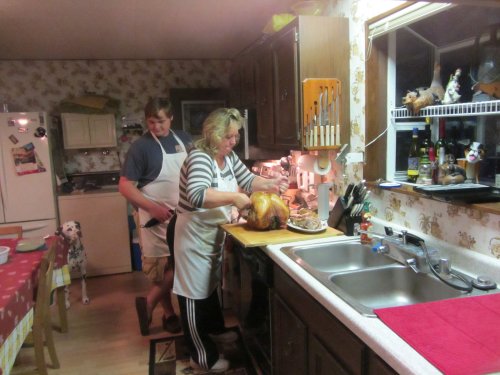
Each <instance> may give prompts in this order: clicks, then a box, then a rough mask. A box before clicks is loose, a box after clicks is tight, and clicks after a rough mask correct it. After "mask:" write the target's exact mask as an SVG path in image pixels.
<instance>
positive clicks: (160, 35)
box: [0, 0, 297, 60]
mask: <svg viewBox="0 0 500 375" xmlns="http://www.w3.org/2000/svg"><path fill="white" fill-rule="evenodd" d="M296 2H297V0H43V1H40V0H2V1H0V60H18V59H23V60H24V59H29V60H30V59H37V60H38V59H46V60H59V59H169V60H171V59H231V58H233V57H234V56H235V55H236V54H237V53H238V52H240V51H241V50H242V49H243V48H245V47H246V46H248V45H249V44H251V43H252V42H253V41H255V40H257V39H258V38H260V37H261V36H262V35H263V34H262V29H263V28H264V26H265V25H266V24H267V22H268V21H269V19H270V18H271V16H272V15H273V14H277V13H284V12H291V9H290V5H291V4H294V3H296Z"/></svg>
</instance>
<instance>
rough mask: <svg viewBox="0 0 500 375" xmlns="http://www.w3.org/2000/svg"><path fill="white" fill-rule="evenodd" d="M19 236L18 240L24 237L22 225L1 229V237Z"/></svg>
mask: <svg viewBox="0 0 500 375" xmlns="http://www.w3.org/2000/svg"><path fill="white" fill-rule="evenodd" d="M13 234H15V235H17V238H22V237H23V227H22V226H20V225H10V226H8V227H0V236H9V235H13Z"/></svg>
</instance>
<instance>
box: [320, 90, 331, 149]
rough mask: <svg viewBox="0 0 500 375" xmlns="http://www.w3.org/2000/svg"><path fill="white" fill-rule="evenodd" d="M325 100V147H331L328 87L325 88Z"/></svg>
mask: <svg viewBox="0 0 500 375" xmlns="http://www.w3.org/2000/svg"><path fill="white" fill-rule="evenodd" d="M323 99H324V100H325V103H324V105H323V124H322V125H323V131H324V133H325V143H324V145H325V146H330V132H329V130H330V121H329V112H330V111H329V105H328V86H326V87H325V91H324V93H323Z"/></svg>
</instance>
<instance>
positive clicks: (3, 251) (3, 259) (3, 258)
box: [0, 246, 10, 264]
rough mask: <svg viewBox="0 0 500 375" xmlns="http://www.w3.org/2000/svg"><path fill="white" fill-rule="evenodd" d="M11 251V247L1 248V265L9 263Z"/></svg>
mask: <svg viewBox="0 0 500 375" xmlns="http://www.w3.org/2000/svg"><path fill="white" fill-rule="evenodd" d="M9 251H10V247H8V246H0V264H4V263H7V259H9Z"/></svg>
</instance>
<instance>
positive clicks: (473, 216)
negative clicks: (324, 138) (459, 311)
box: [330, 0, 500, 259]
mask: <svg viewBox="0 0 500 375" xmlns="http://www.w3.org/2000/svg"><path fill="white" fill-rule="evenodd" d="M400 3H401V1H392V0H379V1H376V2H374V1H370V0H339V1H338V2H336V3H335V6H334V7H333V9H332V11H331V13H330V15H336V16H344V17H348V18H349V22H350V25H349V34H350V35H349V38H350V44H351V48H350V72H351V73H350V74H351V82H350V85H351V92H350V107H351V124H350V126H351V144H350V151H351V152H358V151H359V152H362V151H364V148H365V143H366V142H367V141H370V140H366V139H365V100H364V97H365V85H364V82H365V68H364V67H365V63H366V52H365V51H367V50H369V46H366V44H365V22H366V20H368V19H370V18H372V17H374V16H376V15H378V14H381V13H384V12H385V11H387V10H389V9H391V8H394V7H397V6H398V5H399V4H400ZM341 176H342V177H341ZM333 177H334V180H333V181H334V183H340V185H343V186H345V182H346V181H347V182H351V181H355V182H356V181H360V180H362V179H363V164H362V163H354V164H350V165H348V166H347V167H346V168H345V169H342V168H341V167H339V166H337V168H336V171H335V175H334V176H333ZM335 181H337V182H335ZM372 190H373V192H372V195H371V197H370V201H371V203H372V204H371V208H372V214H373V215H374V216H376V217H378V218H381V219H384V220H387V221H389V222H393V223H397V224H399V225H402V226H405V227H407V228H408V229H409V230H411V231H413V232H414V233H417V232H420V233H425V234H428V235H431V236H433V237H435V238H437V239H440V240H443V241H446V242H448V243H450V244H453V245H456V246H459V247H461V248H463V249H464V251H474V252H478V253H481V254H484V255H487V256H491V257H493V258H497V259H500V216H499V215H496V214H492V213H487V212H484V211H479V210H475V209H472V208H470V207H469V206H457V205H453V204H448V203H445V202H438V201H435V200H430V199H427V198H423V197H414V196H410V195H405V194H398V193H395V192H391V191H388V190H382V189H372Z"/></svg>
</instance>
